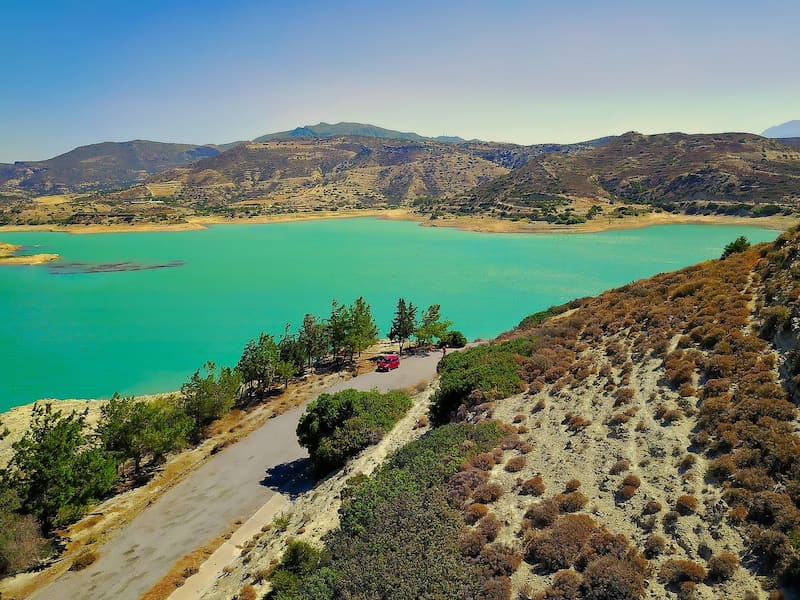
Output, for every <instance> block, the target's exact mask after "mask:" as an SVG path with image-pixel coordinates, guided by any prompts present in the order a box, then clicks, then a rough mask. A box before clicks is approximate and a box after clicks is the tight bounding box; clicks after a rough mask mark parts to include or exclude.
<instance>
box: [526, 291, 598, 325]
mask: <svg viewBox="0 0 800 600" xmlns="http://www.w3.org/2000/svg"><path fill="white" fill-rule="evenodd" d="M584 300H585V298H578V299H576V300H571V301H570V302H567V303H566V304H560V305H558V306H551V307H550V308H548V309H546V310H540V311H539V312H535V313H533V314H530V315H528V316H527V317H525V318H524V319H522V321H520V322H519V325H517V329H530V328H532V327H538V326H539V325H541V324H542V323H544V322H545V321H546V320H547V319H549V318H550V317H555V316H557V315H560V314H562V313H565V312H567V311H568V310H572V309H573V308H578V307H579V306H580V305H581V304H582V303H583V302H584Z"/></svg>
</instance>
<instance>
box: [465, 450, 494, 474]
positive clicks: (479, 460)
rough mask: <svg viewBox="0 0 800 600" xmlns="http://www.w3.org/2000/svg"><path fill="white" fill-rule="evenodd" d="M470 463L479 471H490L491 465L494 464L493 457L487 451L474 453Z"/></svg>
mask: <svg viewBox="0 0 800 600" xmlns="http://www.w3.org/2000/svg"><path fill="white" fill-rule="evenodd" d="M470 464H471V465H472V466H473V467H475V468H476V469H480V470H481V471H491V470H492V467H494V465H495V457H494V455H492V454H490V453H489V452H482V453H481V454H478V455H476V456H475V457H474V458H473V459H472V460H471V461H470Z"/></svg>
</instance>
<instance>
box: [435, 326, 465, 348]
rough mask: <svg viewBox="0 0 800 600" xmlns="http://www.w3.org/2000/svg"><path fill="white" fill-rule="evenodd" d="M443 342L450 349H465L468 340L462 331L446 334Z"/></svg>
mask: <svg viewBox="0 0 800 600" xmlns="http://www.w3.org/2000/svg"><path fill="white" fill-rule="evenodd" d="M441 342H442V344H444V345H445V346H447V347H448V348H463V347H464V346H466V345H467V338H466V337H464V334H463V333H461V332H460V331H456V330H452V331H448V332H447V333H445V334H444V337H442V340H441Z"/></svg>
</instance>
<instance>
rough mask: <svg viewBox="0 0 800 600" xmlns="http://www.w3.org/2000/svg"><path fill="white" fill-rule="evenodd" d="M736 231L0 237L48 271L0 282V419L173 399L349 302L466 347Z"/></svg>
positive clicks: (385, 322) (294, 227)
mask: <svg viewBox="0 0 800 600" xmlns="http://www.w3.org/2000/svg"><path fill="white" fill-rule="evenodd" d="M739 235H745V236H747V237H748V239H749V240H750V241H751V242H753V243H755V242H762V241H769V240H773V239H774V238H775V237H776V236H777V235H778V232H776V231H773V230H768V229H762V228H758V227H749V226H747V227H746V226H704V225H667V226H657V227H648V228H643V229H635V230H624V231H608V232H603V233H592V234H537V235H531V234H485V233H473V232H466V231H459V230H455V229H445V228H432V227H419V226H418V225H417V224H416V223H411V222H406V221H385V220H381V219H375V218H360V219H346V220H332V221H306V222H298V223H275V224H266V225H218V226H212V227H210V228H209V229H206V230H199V231H183V232H160V233H154V232H148V233H142V232H139V233H113V234H103V235H70V234H67V233H47V232H38V231H37V232H18V233H12V232H9V233H4V234H0V241H3V242H9V243H12V244H18V245H22V246H25V247H26V249H29V250H30V252H31V253H34V252H35V253H41V252H46V253H57V254H60V255H61V260H60V261H57V262H55V263H51V264H47V265H37V266H6V267H3V268H0V314H2V315H3V317H2V319H0V348H2V360H0V411H4V410H7V409H8V408H10V407H12V406H17V405H20V404H25V403H28V402H32V401H34V400H36V399H39V398H46V397H55V398H97V397H108V396H110V395H111V394H112V393H113V392H115V391H119V392H120V393H122V394H145V393H156V392H162V391H167V390H173V389H177V388H178V387H180V384H181V383H182V382H183V381H185V380H186V379H187V377H188V376H189V375H190V374H191V373H192V372H193V371H194V370H195V369H196V368H199V367H200V366H201V365H202V364H203V363H204V362H205V361H207V360H211V361H214V362H216V363H217V364H218V365H219V364H222V365H234V364H235V363H236V361H237V360H238V357H239V355H240V353H241V350H242V347H243V346H244V344H245V343H246V342H247V340H248V339H250V338H253V337H256V336H257V335H258V334H259V333H260V332H261V331H266V332H269V333H273V334H275V335H276V336H279V335H281V334H282V333H283V332H284V329H285V327H286V324H287V323H290V324H291V325H292V329H293V330H294V329H295V328H296V327H297V325H299V324H300V323H301V322H302V319H303V315H304V314H305V313H307V312H311V313H314V314H316V315H318V316H321V317H325V316H327V315H328V314H329V312H330V302H331V300H332V299H333V298H336V299H338V300H339V301H340V302H346V303H350V302H352V301H353V300H354V299H355V298H356V297H357V296H359V295H362V296H364V298H365V299H366V300H367V302H369V303H370V304H371V305H372V309H373V313H374V315H375V318H376V321H377V322H378V326H379V327H380V329H381V335H386V333H387V331H388V328H389V325H390V323H391V319H392V313H393V311H394V308H395V305H396V302H397V298H398V297H400V296H402V297H405V298H406V299H408V300H411V301H412V302H414V304H415V305H417V306H420V307H425V306H427V305H428V304H431V303H439V304H441V305H442V313H443V314H444V315H445V316H446V317H447V318H449V319H451V320H452V321H453V322H454V324H455V325H454V326H455V328H457V329H459V330H461V331H463V332H464V334H465V335H466V336H467V337H468V338H476V337H482V338H489V337H493V336H495V335H497V334H499V333H501V332H502V331H506V330H508V329H510V328H512V327H514V326H515V325H516V324H517V323H518V322H519V321H520V320H521V319H522V318H523V317H524V316H525V315H527V314H530V313H532V312H535V311H537V310H542V309H544V308H547V307H548V306H550V305H553V304H559V303H562V302H565V301H567V300H570V299H572V298H575V297H579V296H586V295H592V294H597V293H599V292H601V291H603V290H605V289H608V288H611V287H615V286H618V285H622V284H625V283H627V282H629V281H633V280H635V279H639V278H642V277H647V276H650V275H653V274H655V273H659V272H664V271H670V270H674V269H678V268H680V267H683V266H686V265H689V264H692V263H695V262H698V261H701V260H704V259H708V258H715V257H718V256H719V255H720V253H721V252H722V249H723V247H724V246H725V244H726V243H728V242H730V241H731V240H733V239H734V238H736V237H737V236H739Z"/></svg>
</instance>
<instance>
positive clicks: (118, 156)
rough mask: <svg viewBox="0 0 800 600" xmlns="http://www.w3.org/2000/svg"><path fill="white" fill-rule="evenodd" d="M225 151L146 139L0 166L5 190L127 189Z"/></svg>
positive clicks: (2, 186) (93, 145) (75, 150)
mask: <svg viewBox="0 0 800 600" xmlns="http://www.w3.org/2000/svg"><path fill="white" fill-rule="evenodd" d="M219 153H220V149H219V148H218V147H216V146H196V145H192V144H167V143H162V142H150V141H146V140H134V141H131V142H103V143H100V144H91V145H89V146H81V147H79V148H75V149H74V150H71V151H69V152H67V153H65V154H61V155H59V156H56V157H54V158H50V159H48V160H40V161H23V162H15V163H14V164H0V191H7V192H9V191H21V192H29V193H33V194H55V193H63V192H84V191H91V190H107V189H113V188H121V187H126V186H129V185H131V184H133V183H136V182H138V181H144V180H145V179H147V178H148V177H150V176H151V175H155V174H156V173H161V172H162V171H166V170H167V169H172V168H174V167H179V166H182V165H186V164H189V163H192V162H195V161H197V160H200V159H202V158H207V157H209V156H216V155H217V154H219Z"/></svg>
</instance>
